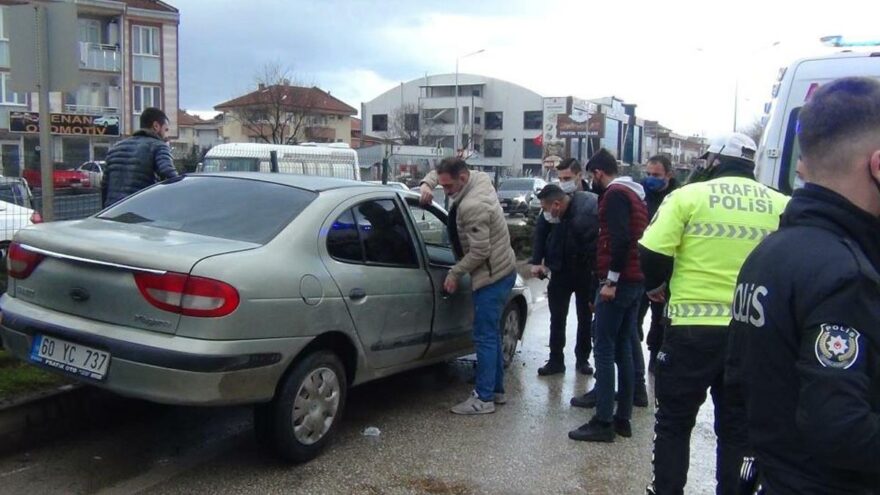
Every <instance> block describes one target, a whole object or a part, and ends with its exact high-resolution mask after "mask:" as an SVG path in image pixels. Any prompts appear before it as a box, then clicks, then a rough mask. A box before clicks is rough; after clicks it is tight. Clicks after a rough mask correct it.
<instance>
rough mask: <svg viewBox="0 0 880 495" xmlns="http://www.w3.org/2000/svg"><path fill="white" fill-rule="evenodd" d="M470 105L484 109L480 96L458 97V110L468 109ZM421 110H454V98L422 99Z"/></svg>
mask: <svg viewBox="0 0 880 495" xmlns="http://www.w3.org/2000/svg"><path fill="white" fill-rule="evenodd" d="M471 103H473V106H475V107H476V108H484V106H483V98H482V97H480V96H473V97H472V96H464V95H462V96H459V97H458V106H459V108H465V107H470V106H471ZM421 104H422V108H423V109H425V110H439V109H443V108H455V97H454V96H440V97H433V98H422V103H421Z"/></svg>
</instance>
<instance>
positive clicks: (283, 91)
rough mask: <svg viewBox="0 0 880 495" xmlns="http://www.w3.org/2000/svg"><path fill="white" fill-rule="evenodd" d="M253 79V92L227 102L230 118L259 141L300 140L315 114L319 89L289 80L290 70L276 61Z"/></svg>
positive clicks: (294, 141)
mask: <svg viewBox="0 0 880 495" xmlns="http://www.w3.org/2000/svg"><path fill="white" fill-rule="evenodd" d="M255 79H256V81H255V82H256V88H255V89H254V91H253V92H251V93H249V94H248V95H246V96H244V97H242V98H239V99H236V100H233V102H232V103H235V104H234V105H229V113H230V114H231V116H232V118H234V119H235V120H237V121H238V122H239V123H241V126H242V128H243V129H245V130H246V131H248V132H249V133H250V134H251V135H252V136H254V137H256V138H257V139H259V140H260V141H263V142H266V143H272V144H297V143H299V142H300V140H301V139H302V138H303V137H304V135H305V130H306V127H307V126H308V125H309V124H310V119H311V117H312V116H313V115H314V110H315V107H316V105H317V103H318V101H319V98H320V91H318V90H314V89H313V88H310V87H303V85H301V84H297V83H296V82H295V81H294V82H291V81H292V78H291V71H290V69H287V68H285V67H283V66H282V65H280V64H279V63H267V64H266V65H264V66H263V67H262V69H260V71H259V72H258V73H257V75H256V77H255ZM238 100H241V101H238Z"/></svg>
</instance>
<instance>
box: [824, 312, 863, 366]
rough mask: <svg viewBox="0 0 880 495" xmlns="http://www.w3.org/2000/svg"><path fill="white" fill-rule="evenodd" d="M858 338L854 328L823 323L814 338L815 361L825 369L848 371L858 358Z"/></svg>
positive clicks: (858, 335)
mask: <svg viewBox="0 0 880 495" xmlns="http://www.w3.org/2000/svg"><path fill="white" fill-rule="evenodd" d="M859 337H861V334H859V332H858V330H856V329H855V328H852V327H847V326H844V325H835V324H832V323H823V324H822V325H820V326H819V335H818V336H817V337H816V359H818V360H819V364H821V365H822V366H824V367H826V368H837V369H843V370H845V369H849V368H850V367H851V366H852V365H853V364H855V362H856V360H857V359H858V358H859Z"/></svg>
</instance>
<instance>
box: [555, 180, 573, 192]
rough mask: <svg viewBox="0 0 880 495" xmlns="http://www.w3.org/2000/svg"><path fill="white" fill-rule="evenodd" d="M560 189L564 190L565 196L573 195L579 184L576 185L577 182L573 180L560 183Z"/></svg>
mask: <svg viewBox="0 0 880 495" xmlns="http://www.w3.org/2000/svg"><path fill="white" fill-rule="evenodd" d="M559 188H560V189H562V192H564V193H565V194H571V193H573V192H575V191H576V190H577V184H575V180H574V179H572V180H570V181H567V182H560V183H559Z"/></svg>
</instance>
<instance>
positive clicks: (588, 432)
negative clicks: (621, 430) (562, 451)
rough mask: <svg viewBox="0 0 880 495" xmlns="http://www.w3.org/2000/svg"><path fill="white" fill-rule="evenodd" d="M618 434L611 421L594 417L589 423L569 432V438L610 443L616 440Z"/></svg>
mask: <svg viewBox="0 0 880 495" xmlns="http://www.w3.org/2000/svg"><path fill="white" fill-rule="evenodd" d="M616 436H617V434H616V433H614V427H613V426H612V424H611V423H606V422H605V421H600V420H599V419H597V418H596V417H593V419H591V420H590V422H589V423H587V424H585V425H583V426H581V427H580V428H578V429H576V430H571V431H570V432H568V438H570V439H572V440H579V441H582V442H608V443H610V442H613V441H614V437H616Z"/></svg>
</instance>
